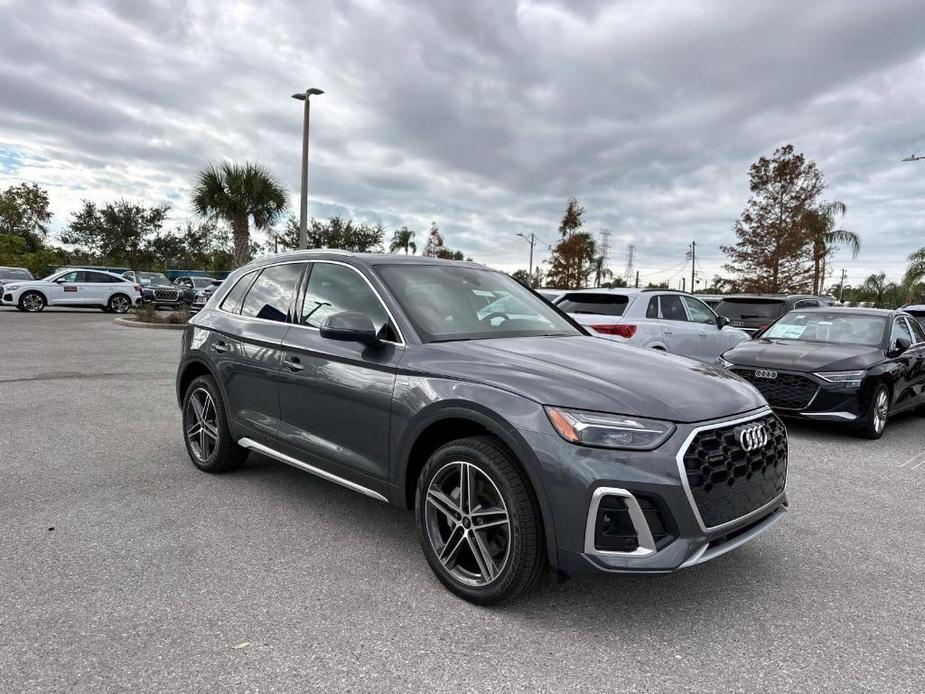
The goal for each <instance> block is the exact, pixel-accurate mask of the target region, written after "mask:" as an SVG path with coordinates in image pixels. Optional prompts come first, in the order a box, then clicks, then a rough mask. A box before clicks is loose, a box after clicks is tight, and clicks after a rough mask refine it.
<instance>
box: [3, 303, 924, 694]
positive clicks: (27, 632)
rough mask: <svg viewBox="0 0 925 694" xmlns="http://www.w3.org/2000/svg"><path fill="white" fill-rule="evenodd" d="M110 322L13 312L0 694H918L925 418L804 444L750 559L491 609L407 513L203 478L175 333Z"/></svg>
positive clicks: (260, 476) (818, 435)
mask: <svg viewBox="0 0 925 694" xmlns="http://www.w3.org/2000/svg"><path fill="white" fill-rule="evenodd" d="M112 320H113V319H112V316H109V315H106V314H103V313H101V312H93V311H87V312H82V311H68V310H53V309H48V310H46V311H45V312H44V313H41V314H37V315H27V314H21V313H19V312H17V311H15V310H11V309H0V345H2V358H0V403H2V409H3V416H2V420H0V421H2V423H0V524H2V530H0V532H2V540H0V577H2V586H3V599H2V601H0V691H3V692H33V691H35V692H39V691H41V692H48V691H94V692H97V691H117V690H119V691H125V690H138V691H187V692H188V691H206V690H211V691H254V692H256V691H260V692H266V691H281V692H282V691H341V690H353V691H505V692H507V691H570V690H574V691H593V690H607V691H621V692H622V691H640V692H641V691H665V692H667V691H698V692H699V691H717V692H739V691H741V692H756V691H772V692H783V691H801V692H802V691H831V692H849V691H850V692H855V691H870V692H885V691H890V692H921V691H923V689H925V600H923V595H925V549H923V548H925V512H923V504H922V499H923V497H925V420H922V419H918V418H915V417H906V418H903V419H900V420H897V421H894V422H893V423H892V424H891V427H890V429H889V430H888V431H887V433H886V435H885V437H884V438H883V440H881V441H879V442H868V441H862V440H859V439H855V438H852V437H850V436H848V435H845V434H843V433H841V432H839V431H837V430H833V429H829V428H827V427H824V426H812V427H810V426H809V425H801V424H791V426H790V430H791V439H792V441H791V462H790V476H789V484H788V488H789V494H790V499H791V504H792V506H791V513H790V514H789V515H788V518H786V519H785V521H784V522H783V523H781V524H779V525H778V526H777V528H776V529H774V530H773V531H772V532H770V533H769V534H767V535H765V536H764V537H762V538H761V539H759V540H757V541H756V542H753V543H751V544H749V545H747V546H745V547H743V548H741V549H739V550H737V551H736V552H733V553H731V554H728V555H726V556H724V557H722V558H720V559H717V560H715V561H713V562H710V563H707V564H704V565H701V566H698V567H694V568H692V569H688V570H685V571H682V572H679V573H676V574H673V575H670V576H639V577H609V578H601V579H587V578H582V579H573V580H570V581H567V582H565V583H561V584H560V583H557V582H556V581H555V580H553V578H552V577H550V579H549V580H548V581H546V582H545V583H544V584H543V585H542V586H541V588H540V590H539V591H538V592H536V593H535V594H532V595H531V596H529V597H528V598H526V599H524V600H521V601H519V602H517V603H514V604H512V605H509V606H507V607H503V608H500V609H499V608H496V609H484V608H478V607H475V606H473V605H470V604H467V603H465V602H463V601H461V600H459V599H456V598H454V597H453V596H452V595H451V594H450V593H448V592H447V591H446V590H444V589H443V588H442V586H441V585H440V584H439V583H438V582H437V580H436V579H435V578H434V577H433V576H432V574H431V572H430V570H429V568H428V567H427V565H426V563H425V561H424V559H423V556H422V555H421V553H420V551H419V547H418V543H417V537H416V535H415V532H414V527H413V523H412V519H411V517H410V515H408V514H406V513H404V512H402V511H399V510H396V509H392V508H390V507H388V506H386V505H385V504H380V503H378V502H376V501H373V500H372V499H368V498H366V497H363V496H360V495H357V494H353V493H352V492H350V491H348V490H346V489H343V488H341V487H338V486H335V485H333V484H330V483H327V482H325V481H322V480H319V479H316V478H314V477H312V476H309V475H307V474H304V473H301V472H299V471H296V470H294V469H292V468H289V467H287V466H285V465H283V464H281V463H276V462H274V461H271V460H269V459H266V458H263V457H260V456H257V455H252V456H251V457H250V459H249V461H248V462H247V464H246V465H245V466H244V467H243V468H241V469H240V470H238V471H236V472H234V473H230V474H226V475H221V476H210V475H206V474H203V473H200V472H198V471H197V470H196V469H194V468H193V466H192V465H191V464H190V463H189V462H188V460H187V456H186V453H185V450H184V447H183V443H182V441H181V438H180V433H179V432H180V428H179V422H180V416H179V410H178V409H177V406H176V402H175V398H174V390H173V388H174V385H173V377H174V370H175V365H176V361H177V356H178V353H179V333H177V332H173V331H154V330H138V329H134V328H127V327H120V326H116V325H114V324H113V322H112ZM245 642H247V643H248V644H249V645H246V646H243V647H240V648H234V647H235V646H238V645H240V644H243V643H245Z"/></svg>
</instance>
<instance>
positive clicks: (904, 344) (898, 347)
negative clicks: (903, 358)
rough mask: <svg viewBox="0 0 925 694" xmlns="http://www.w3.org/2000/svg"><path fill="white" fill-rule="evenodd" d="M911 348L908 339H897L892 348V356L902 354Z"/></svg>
mask: <svg viewBox="0 0 925 694" xmlns="http://www.w3.org/2000/svg"><path fill="white" fill-rule="evenodd" d="M911 346H912V343H911V342H910V341H909V338H908V337H897V338H896V343H895V344H894V346H893V354H902V353H903V352H905V351H906V350H907V349H909V348H910V347H911Z"/></svg>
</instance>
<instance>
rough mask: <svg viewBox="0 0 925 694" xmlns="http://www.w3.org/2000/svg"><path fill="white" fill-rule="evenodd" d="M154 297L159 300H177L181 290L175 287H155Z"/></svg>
mask: <svg viewBox="0 0 925 694" xmlns="http://www.w3.org/2000/svg"><path fill="white" fill-rule="evenodd" d="M154 298H155V299H156V300H158V301H176V300H177V299H179V298H180V292H178V291H175V290H173V289H155V290H154Z"/></svg>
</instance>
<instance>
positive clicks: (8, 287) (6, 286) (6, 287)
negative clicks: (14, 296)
mask: <svg viewBox="0 0 925 694" xmlns="http://www.w3.org/2000/svg"><path fill="white" fill-rule="evenodd" d="M3 289H4V290H6V291H11V292H15V291H16V290H17V289H19V285H18V284H4V285H3Z"/></svg>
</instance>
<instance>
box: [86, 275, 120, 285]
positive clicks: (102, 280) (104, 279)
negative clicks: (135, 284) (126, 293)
mask: <svg viewBox="0 0 925 694" xmlns="http://www.w3.org/2000/svg"><path fill="white" fill-rule="evenodd" d="M84 275H85V277H84V282H95V283H97V284H110V283H112V282H118V281H119V280H117V279H116V278H115V277H111V276H109V275H107V274H105V273H103V272H85V273H84Z"/></svg>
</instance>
